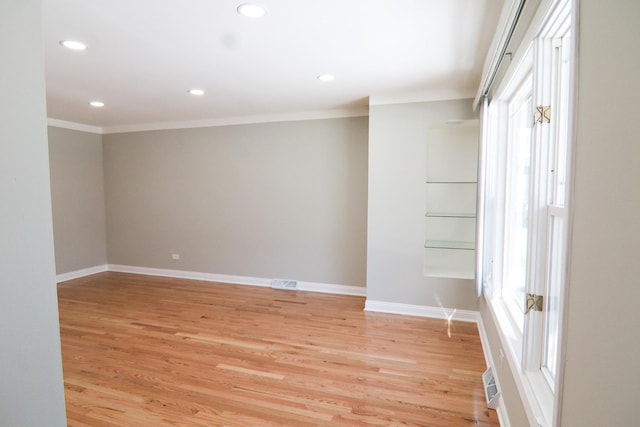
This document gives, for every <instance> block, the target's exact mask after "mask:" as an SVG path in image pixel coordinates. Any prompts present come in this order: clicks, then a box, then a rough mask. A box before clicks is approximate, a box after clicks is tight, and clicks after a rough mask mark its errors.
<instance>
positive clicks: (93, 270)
mask: <svg viewBox="0 0 640 427" xmlns="http://www.w3.org/2000/svg"><path fill="white" fill-rule="evenodd" d="M104 271H107V265H106V264H102V265H96V266H93V267H88V268H83V269H81V270H75V271H70V272H68V273H62V274H58V275H56V282H57V283H61V282H66V281H67V280H73V279H79V278H81V277H85V276H90V275H92V274H97V273H102V272H104Z"/></svg>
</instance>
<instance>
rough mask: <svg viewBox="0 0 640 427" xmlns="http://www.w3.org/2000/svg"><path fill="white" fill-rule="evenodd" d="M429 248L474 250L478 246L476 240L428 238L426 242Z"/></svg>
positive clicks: (425, 245)
mask: <svg viewBox="0 0 640 427" xmlns="http://www.w3.org/2000/svg"><path fill="white" fill-rule="evenodd" d="M424 247H425V248H427V249H461V250H465V251H472V250H474V249H475V248H476V245H475V243H474V242H460V241H453V240H427V241H426V242H425V244H424Z"/></svg>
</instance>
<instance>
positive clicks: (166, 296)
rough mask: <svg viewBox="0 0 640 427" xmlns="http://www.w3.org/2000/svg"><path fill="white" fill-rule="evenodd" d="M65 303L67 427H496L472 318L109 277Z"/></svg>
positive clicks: (69, 295) (65, 287) (61, 289)
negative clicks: (371, 309) (376, 310)
mask: <svg viewBox="0 0 640 427" xmlns="http://www.w3.org/2000/svg"><path fill="white" fill-rule="evenodd" d="M58 299H59V310H60V329H61V336H62V356H63V367H64V378H65V393H66V405H67V417H68V425H69V426H70V427H74V426H127V427H131V426H154V427H157V426H185V427H186V426H207V427H210V426H221V425H224V426H251V427H255V426H319V425H349V426H434V427H439V426H442V427H445V426H446V427H457V426H476V425H477V426H498V421H497V416H496V413H495V412H494V411H492V410H488V409H487V408H486V403H485V398H484V393H483V389H482V380H481V374H482V372H483V371H484V369H485V363H484V358H483V355H482V350H481V346H480V339H479V337H478V332H477V327H476V325H475V324H472V323H462V322H455V323H454V325H453V328H452V331H451V337H449V336H448V334H447V325H446V323H445V321H443V320H434V319H424V318H417V317H410V316H397V315H388V314H378V313H365V312H364V311H363V307H364V299H363V298H360V297H349V296H338V295H326V294H319V293H308V292H296V291H293V292H292V291H279V290H272V289H268V288H258V287H249V286H236V285H224V284H215V283H208V282H198V281H189V280H181V279H169V278H159V277H150V276H141V275H131V274H122V273H111V272H109V273H100V274H97V275H93V276H89V277H85V278H81V279H77V280H72V281H68V282H64V283H61V284H59V285H58Z"/></svg>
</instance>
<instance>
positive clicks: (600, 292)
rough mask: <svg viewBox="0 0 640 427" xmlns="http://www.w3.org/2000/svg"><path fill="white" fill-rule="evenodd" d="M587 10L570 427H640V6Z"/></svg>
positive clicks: (566, 405) (569, 358)
mask: <svg viewBox="0 0 640 427" xmlns="http://www.w3.org/2000/svg"><path fill="white" fill-rule="evenodd" d="M579 6H580V30H579V31H580V32H579V34H580V39H579V42H580V47H579V59H578V69H579V77H578V84H579V89H578V108H577V114H578V115H577V120H578V127H577V147H576V160H575V190H574V193H573V194H574V215H573V239H572V242H571V247H572V255H571V262H570V278H569V311H568V332H567V338H566V351H567V353H566V362H565V363H566V365H565V369H566V370H565V375H564V392H563V414H562V426H565V427H590V426H593V427H596V426H605V425H606V426H632V425H638V402H639V401H640V365H639V364H638V355H639V354H640V332H639V331H640V329H639V328H638V302H639V301H640V286H639V285H638V283H639V280H640V279H639V278H640V263H638V259H639V258H640V221H639V216H638V212H640V188H639V186H638V185H639V183H640V168H639V167H638V159H640V127H638V111H639V108H638V102H639V101H640V81H639V80H638V69H640V55H638V41H639V40H640V26H639V25H638V22H640V2H638V1H637V0H621V1H616V2H615V4H611V3H610V2H602V1H599V0H582V1H580V2H579Z"/></svg>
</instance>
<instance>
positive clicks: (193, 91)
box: [189, 89, 204, 96]
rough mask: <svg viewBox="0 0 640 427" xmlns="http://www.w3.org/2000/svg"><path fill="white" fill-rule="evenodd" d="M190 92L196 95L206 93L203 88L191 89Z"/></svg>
mask: <svg viewBox="0 0 640 427" xmlns="http://www.w3.org/2000/svg"><path fill="white" fill-rule="evenodd" d="M189 93H190V94H191V95H196V96H201V95H204V91H203V90H202V89H189Z"/></svg>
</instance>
